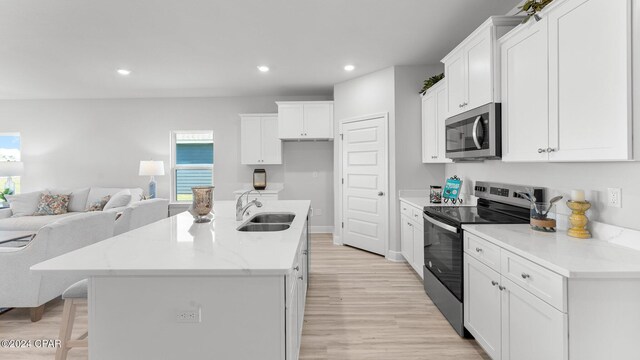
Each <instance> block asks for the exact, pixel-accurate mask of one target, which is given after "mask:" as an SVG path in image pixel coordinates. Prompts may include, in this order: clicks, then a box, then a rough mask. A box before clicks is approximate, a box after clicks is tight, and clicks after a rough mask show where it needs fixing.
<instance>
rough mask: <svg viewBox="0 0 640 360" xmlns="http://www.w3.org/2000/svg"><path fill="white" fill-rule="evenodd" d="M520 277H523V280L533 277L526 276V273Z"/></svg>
mask: <svg viewBox="0 0 640 360" xmlns="http://www.w3.org/2000/svg"><path fill="white" fill-rule="evenodd" d="M520 276H522V278H523V279H528V278H530V277H531V275H529V274H526V273H522V275H520Z"/></svg>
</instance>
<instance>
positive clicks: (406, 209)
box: [400, 201, 413, 219]
mask: <svg viewBox="0 0 640 360" xmlns="http://www.w3.org/2000/svg"><path fill="white" fill-rule="evenodd" d="M400 213H401V214H402V215H406V216H407V217H409V218H410V219H411V218H413V214H412V213H413V207H412V206H411V205H409V204H407V203H406V202H402V201H401V202H400Z"/></svg>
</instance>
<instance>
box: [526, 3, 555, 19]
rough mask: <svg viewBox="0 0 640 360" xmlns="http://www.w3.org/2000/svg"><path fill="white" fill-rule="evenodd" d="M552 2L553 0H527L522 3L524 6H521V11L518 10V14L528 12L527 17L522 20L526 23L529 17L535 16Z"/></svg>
mask: <svg viewBox="0 0 640 360" xmlns="http://www.w3.org/2000/svg"><path fill="white" fill-rule="evenodd" d="M551 2H553V0H527V1H525V2H524V4H522V6H520V7H519V8H520V11H519V12H518V14H520V13H526V14H527V17H525V18H524V20H522V22H523V23H526V22H527V21H529V19H530V18H531V17H532V16H534V15H535V14H536V13H539V12H540V11H542V9H544V8H545V6H547V5H549V4H551ZM536 20H540V18H537V19H536Z"/></svg>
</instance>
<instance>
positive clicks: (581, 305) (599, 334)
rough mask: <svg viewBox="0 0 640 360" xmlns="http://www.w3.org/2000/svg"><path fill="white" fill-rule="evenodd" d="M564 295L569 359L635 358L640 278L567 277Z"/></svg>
mask: <svg viewBox="0 0 640 360" xmlns="http://www.w3.org/2000/svg"><path fill="white" fill-rule="evenodd" d="M630 251H632V250H630ZM568 294H569V303H568V309H569V314H568V317H569V359H570V360H602V359H616V360H627V359H628V360H631V359H638V354H640V342H639V341H638V336H639V335H640V279H634V278H630V279H613V278H611V279H569V283H568Z"/></svg>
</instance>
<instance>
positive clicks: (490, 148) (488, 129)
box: [445, 103, 502, 161]
mask: <svg viewBox="0 0 640 360" xmlns="http://www.w3.org/2000/svg"><path fill="white" fill-rule="evenodd" d="M500 115H501V107H500V103H490V104H487V105H484V106H480V107H478V108H475V109H473V110H469V111H467V112H464V113H462V114H459V115H456V116H453V117H450V118H448V119H447V120H446V121H445V128H446V153H447V157H448V158H449V159H453V160H454V161H456V160H457V161H460V160H482V159H500V157H501V156H502V141H501V139H500V135H501V131H502V130H501V126H500V125H501V122H500Z"/></svg>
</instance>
